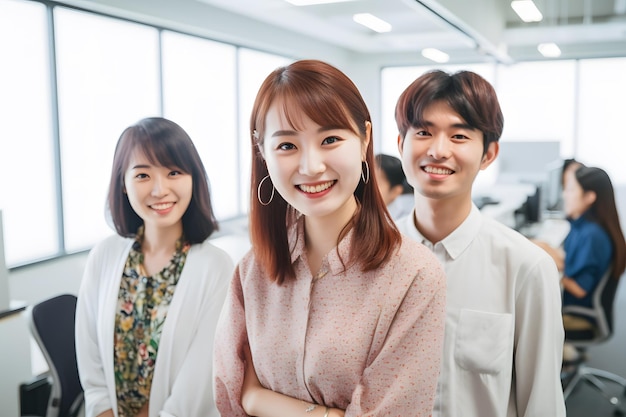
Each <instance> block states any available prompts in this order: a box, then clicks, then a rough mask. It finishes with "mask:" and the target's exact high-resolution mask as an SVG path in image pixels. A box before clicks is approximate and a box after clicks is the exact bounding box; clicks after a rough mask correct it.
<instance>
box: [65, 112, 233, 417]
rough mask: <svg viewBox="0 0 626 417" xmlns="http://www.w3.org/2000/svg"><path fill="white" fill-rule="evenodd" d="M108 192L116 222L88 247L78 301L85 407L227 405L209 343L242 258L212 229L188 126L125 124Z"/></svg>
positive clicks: (128, 416)
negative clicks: (218, 400) (216, 388)
mask: <svg viewBox="0 0 626 417" xmlns="http://www.w3.org/2000/svg"><path fill="white" fill-rule="evenodd" d="M107 202H108V210H109V213H110V217H111V220H112V222H113V225H114V226H115V230H116V231H117V234H116V235H113V236H111V237H109V238H107V239H105V240H104V241H102V242H100V243H99V244H98V245H96V246H95V247H94V248H93V249H92V250H91V252H90V253H89V257H88V260H87V265H86V268H85V272H84V276H83V280H82V283H81V287H80V291H79V296H78V304H77V311H76V355H77V360H78V370H79V374H80V379H81V383H82V386H83V388H84V391H85V405H86V413H85V415H86V416H87V417H96V416H98V417H112V416H115V417H135V416H136V417H147V416H149V417H157V416H160V417H164V416H179V417H183V416H200V415H202V416H211V417H213V416H215V417H217V416H219V414H218V412H217V409H216V408H215V404H214V401H213V396H212V390H213V388H212V381H211V367H212V360H211V355H210V354H207V352H209V353H210V351H211V349H212V347H213V337H214V334H215V325H216V322H217V317H218V316H219V312H220V309H221V307H222V305H223V302H224V298H225V296H226V291H227V288H228V282H229V281H230V277H231V276H232V271H233V263H232V261H231V259H230V257H229V256H228V255H227V254H226V253H225V252H224V251H222V250H221V249H218V248H217V247H215V246H213V245H211V243H209V241H208V240H207V239H208V238H209V236H211V234H212V233H213V232H214V231H215V230H216V229H217V222H216V220H215V217H214V215H213V208H212V206H211V198H210V193H209V184H208V180H207V174H206V171H205V169H204V166H203V165H202V161H201V159H200V156H199V155H198V152H197V150H196V148H195V147H194V145H193V143H192V141H191V139H190V138H189V136H188V135H187V133H186V132H185V131H184V130H183V129H182V128H181V127H180V126H178V125H177V124H176V123H174V122H172V121H169V120H166V119H163V118H159V117H152V118H146V119H142V120H140V121H139V122H137V123H136V124H134V125H132V126H130V127H128V128H127V129H126V130H124V132H123V133H122V135H121V136H120V138H119V141H118V143H117V146H116V149H115V155H114V158H113V168H112V172H111V180H110V186H109V193H108V200H107ZM157 354H158V355H157ZM198 369H202V371H201V372H198ZM207 371H208V373H207Z"/></svg>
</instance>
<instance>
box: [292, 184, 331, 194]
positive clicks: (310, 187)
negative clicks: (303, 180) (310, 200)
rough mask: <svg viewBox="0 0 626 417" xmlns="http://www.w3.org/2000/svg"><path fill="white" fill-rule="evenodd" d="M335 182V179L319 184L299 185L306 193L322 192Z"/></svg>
mask: <svg viewBox="0 0 626 417" xmlns="http://www.w3.org/2000/svg"><path fill="white" fill-rule="evenodd" d="M333 184H334V181H328V182H325V183H324V184H318V185H305V184H301V185H298V187H300V189H301V190H302V191H304V192H305V193H320V192H322V191H324V190H327V189H329V188H330V187H331V186H332V185H333Z"/></svg>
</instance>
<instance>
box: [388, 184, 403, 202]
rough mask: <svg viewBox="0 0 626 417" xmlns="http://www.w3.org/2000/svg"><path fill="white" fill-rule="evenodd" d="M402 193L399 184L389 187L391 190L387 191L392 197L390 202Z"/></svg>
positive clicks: (401, 187)
mask: <svg viewBox="0 0 626 417" xmlns="http://www.w3.org/2000/svg"><path fill="white" fill-rule="evenodd" d="M403 192H404V187H403V186H401V185H399V184H398V185H394V186H393V187H391V190H389V193H390V194H391V195H392V196H393V198H392V200H391V201H393V200H395V199H396V198H398V197H399V196H400V195H401V194H402V193H403Z"/></svg>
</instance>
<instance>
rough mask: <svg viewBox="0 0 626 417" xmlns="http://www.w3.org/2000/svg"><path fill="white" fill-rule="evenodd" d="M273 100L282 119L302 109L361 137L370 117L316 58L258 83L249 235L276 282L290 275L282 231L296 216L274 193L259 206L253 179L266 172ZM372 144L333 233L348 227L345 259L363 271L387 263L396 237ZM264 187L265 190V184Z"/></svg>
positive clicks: (348, 85) (351, 88)
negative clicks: (353, 203) (364, 177)
mask: <svg viewBox="0 0 626 417" xmlns="http://www.w3.org/2000/svg"><path fill="white" fill-rule="evenodd" d="M278 101H280V102H281V103H282V105H283V109H282V110H283V112H284V114H285V116H286V118H287V120H288V121H289V123H291V124H292V126H294V127H296V128H297V126H298V124H299V122H301V120H300V118H299V117H298V113H300V112H303V113H304V114H306V116H308V117H309V118H310V119H311V120H312V121H314V122H315V123H317V124H318V125H320V126H334V127H339V128H342V129H349V130H351V131H352V132H354V133H355V134H356V135H358V136H359V137H360V138H361V140H362V141H363V140H365V138H366V135H367V130H366V123H367V122H369V121H370V120H371V118H370V114H369V111H368V109H367V106H366V104H365V102H364V100H363V98H362V97H361V94H360V93H359V90H358V89H357V87H356V86H355V85H354V83H353V82H352V81H351V80H350V79H349V78H348V77H347V76H346V75H345V74H344V73H342V72H341V71H339V70H338V69H337V68H335V67H333V66H331V65H329V64H327V63H324V62H321V61H317V60H302V61H297V62H294V63H292V64H290V65H288V66H285V67H281V68H278V69H276V70H275V71H273V72H272V73H271V74H270V75H269V76H268V77H267V78H266V79H265V81H264V82H263V84H262V85H261V88H260V89H259V92H258V94H257V97H256V100H255V102H254V106H253V109H252V115H251V117H250V138H251V146H252V181H251V187H250V239H251V241H252V247H253V249H254V254H255V256H256V258H257V261H258V262H259V263H260V264H261V266H262V267H263V268H264V269H265V271H266V272H267V273H268V274H269V276H270V279H272V280H274V281H276V282H277V283H279V284H280V283H282V282H284V280H285V279H290V278H294V276H295V272H294V270H293V266H292V264H291V253H290V248H289V242H288V240H287V230H288V228H289V226H290V225H291V224H293V222H294V220H295V218H296V210H295V209H294V208H293V207H291V206H290V205H289V204H288V203H287V202H286V201H285V200H284V199H283V198H282V197H281V196H280V195H279V194H278V193H276V195H275V196H274V198H273V199H272V201H271V203H270V204H268V205H267V206H264V205H262V204H260V202H259V201H258V198H257V188H258V186H259V183H260V181H261V180H262V179H263V178H264V177H266V176H267V175H268V174H269V173H268V170H267V166H266V165H265V161H264V160H263V157H262V155H261V153H260V151H259V147H261V146H263V141H264V135H265V117H266V115H267V113H268V111H269V109H270V107H271V106H272V104H274V103H276V102H278ZM373 143H374V141H373V140H372V139H371V138H370V141H369V145H368V147H367V154H366V162H367V165H368V166H369V167H370V168H369V169H370V175H369V181H368V182H367V183H364V182H363V181H359V184H358V186H357V188H356V190H354V196H355V197H356V199H357V202H358V204H359V206H360V207H359V209H358V210H357V212H356V214H355V216H354V217H353V219H352V221H351V222H350V223H349V224H348V225H347V226H346V228H345V229H344V230H343V231H342V233H341V234H340V236H339V239H341V238H342V237H343V236H345V234H346V233H347V231H348V230H350V229H351V228H353V229H354V239H353V240H352V248H351V249H350V259H349V260H348V261H349V262H356V261H357V260H358V261H360V262H362V264H363V266H362V269H363V271H369V270H373V269H376V268H378V267H380V266H381V265H383V264H384V263H385V262H387V261H388V260H389V259H390V256H391V254H392V251H393V250H394V249H396V248H397V247H398V245H399V244H400V241H401V236H400V233H399V232H398V230H397V228H396V227H395V225H394V224H393V220H392V219H391V217H390V215H389V213H388V212H387V209H386V208H385V203H384V202H383V199H382V197H381V196H380V193H379V191H378V185H377V183H376V176H375V175H374V173H373V170H374V163H375V162H374V154H373ZM364 165H365V164H364ZM364 170H365V168H364ZM266 183H267V181H266ZM265 188H267V189H268V190H271V188H270V187H269V186H266V187H263V189H265ZM262 197H263V201H268V200H269V199H270V197H269V192H267V195H265V196H262ZM285 219H287V220H285Z"/></svg>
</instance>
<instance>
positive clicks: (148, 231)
mask: <svg viewBox="0 0 626 417" xmlns="http://www.w3.org/2000/svg"><path fill="white" fill-rule="evenodd" d="M182 234H183V225H182V224H180V223H178V224H176V225H173V226H171V227H167V228H162V227H161V228H156V227H152V228H151V227H146V228H145V230H144V235H143V241H142V243H141V250H142V252H143V253H144V256H145V255H146V254H150V253H152V254H156V253H167V254H172V253H174V251H175V250H176V242H177V241H178V239H180V237H181V236H182Z"/></svg>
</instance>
